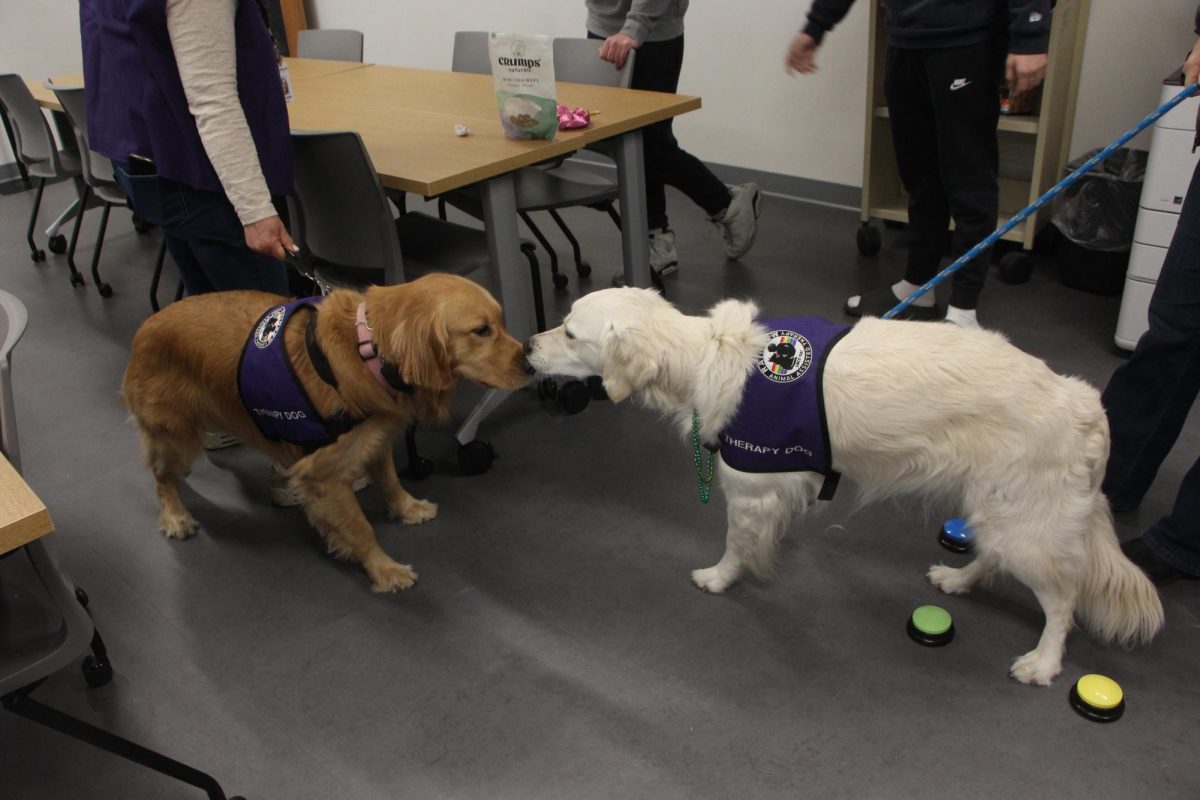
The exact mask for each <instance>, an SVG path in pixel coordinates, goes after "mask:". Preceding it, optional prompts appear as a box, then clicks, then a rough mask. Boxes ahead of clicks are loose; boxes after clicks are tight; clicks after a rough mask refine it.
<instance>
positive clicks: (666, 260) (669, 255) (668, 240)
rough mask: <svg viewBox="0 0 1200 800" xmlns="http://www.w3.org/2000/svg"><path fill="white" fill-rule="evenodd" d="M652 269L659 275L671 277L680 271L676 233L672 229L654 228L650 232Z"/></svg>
mask: <svg viewBox="0 0 1200 800" xmlns="http://www.w3.org/2000/svg"><path fill="white" fill-rule="evenodd" d="M650 269H652V270H654V271H655V272H657V273H658V274H659V275H670V274H671V273H672V272H676V271H678V270H679V253H678V252H677V251H676V250H675V231H673V230H671V229H670V228H654V229H652V230H651V231H650Z"/></svg>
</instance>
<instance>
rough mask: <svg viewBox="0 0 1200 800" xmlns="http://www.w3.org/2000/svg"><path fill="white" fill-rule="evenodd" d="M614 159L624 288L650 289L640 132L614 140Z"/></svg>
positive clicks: (644, 177) (644, 175)
mask: <svg viewBox="0 0 1200 800" xmlns="http://www.w3.org/2000/svg"><path fill="white" fill-rule="evenodd" d="M616 159H617V185H618V193H619V195H620V198H621V255H622V259H623V261H624V263H625V285H626V286H640V287H649V286H650V237H649V236H648V235H647V233H646V172H645V167H644V163H643V155H642V132H641V130H640V129H639V130H634V131H630V132H629V133H627V134H625V135H624V136H621V137H620V138H619V139H618V140H617V152H616Z"/></svg>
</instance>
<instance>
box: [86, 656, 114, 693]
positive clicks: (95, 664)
mask: <svg viewBox="0 0 1200 800" xmlns="http://www.w3.org/2000/svg"><path fill="white" fill-rule="evenodd" d="M80 668H81V669H82V670H83V678H84V680H86V681H87V683H88V686H92V687H97V686H103V685H104V684H106V683H108V682H109V681H111V680H112V677H113V668H112V664H110V663H108V659H107V658H103V659H101V658H96V656H94V655H92V656H88V657H87V658H85V659H84V660H83V663H82V664H80Z"/></svg>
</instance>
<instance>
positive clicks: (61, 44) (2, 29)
mask: <svg viewBox="0 0 1200 800" xmlns="http://www.w3.org/2000/svg"><path fill="white" fill-rule="evenodd" d="M82 67H83V54H82V52H81V51H80V46H79V2H78V0H0V72H16V73H17V74H19V75H21V76H22V77H24V78H26V79H27V80H43V79H45V78H50V77H52V76H54V75H61V74H63V73H64V72H74V71H76V70H79V69H82ZM12 160H13V156H12V151H11V150H10V149H9V146H8V140H7V139H6V138H5V136H4V131H3V128H0V164H7V163H9V162H11V161H12Z"/></svg>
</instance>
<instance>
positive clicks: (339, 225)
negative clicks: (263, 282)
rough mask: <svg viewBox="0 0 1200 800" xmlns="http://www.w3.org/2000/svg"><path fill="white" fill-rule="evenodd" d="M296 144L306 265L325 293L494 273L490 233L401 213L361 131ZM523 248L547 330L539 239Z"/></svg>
mask: <svg viewBox="0 0 1200 800" xmlns="http://www.w3.org/2000/svg"><path fill="white" fill-rule="evenodd" d="M292 149H293V152H294V153H295V187H296V193H295V197H294V201H295V202H294V203H293V205H294V208H293V212H292V222H293V225H294V226H295V228H296V230H297V231H298V235H299V237H300V241H301V242H302V247H301V253H302V259H301V265H300V266H301V269H302V271H304V272H305V273H306V274H308V275H309V277H311V278H312V279H313V280H315V281H316V282H317V284H318V285H319V286H321V288H322V291H328V290H329V289H331V288H334V287H339V286H344V287H350V288H361V287H363V286H366V285H368V284H372V283H376V284H394V283H402V282H403V281H404V280H406V279H409V278H413V277H416V276H418V275H422V274H424V273H426V272H454V273H457V274H460V275H466V274H468V273H472V272H476V271H479V270H483V272H484V274H488V270H487V266H488V262H489V259H490V256H489V251H488V243H487V234H486V232H484V231H482V230H479V229H478V228H469V227H467V226H465V225H459V224H456V223H453V222H446V221H443V220H439V219H436V218H434V217H431V216H428V215H426V214H422V213H420V212H415V211H414V212H409V213H403V214H401V215H400V217H399V218H398V219H394V218H393V215H392V206H391V204H390V203H389V202H388V200H387V197H386V196H385V195H384V191H383V187H382V186H381V185H380V182H379V175H378V174H377V173H376V172H375V166H374V164H372V163H371V156H370V155H369V154H368V153H367V149H366V147H365V146H364V145H363V142H362V138H361V137H360V136H359V135H358V134H357V133H354V132H352V131H341V132H319V133H318V132H311V133H310V132H294V133H293V134H292ZM521 251H522V252H523V253H525V256H526V258H527V259H529V267H530V272H531V275H532V277H533V280H534V287H535V289H534V306H535V310H536V313H537V318H538V326H539V330H544V329H545V310H544V308H543V305H542V297H541V292H540V291H539V290H538V287H539V286H540V280H539V278H540V276H539V273H538V263H537V256H536V255H535V254H534V248H533V244H532V243H531V242H522V243H521ZM402 254H403V255H402ZM306 259H307V263H306Z"/></svg>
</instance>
